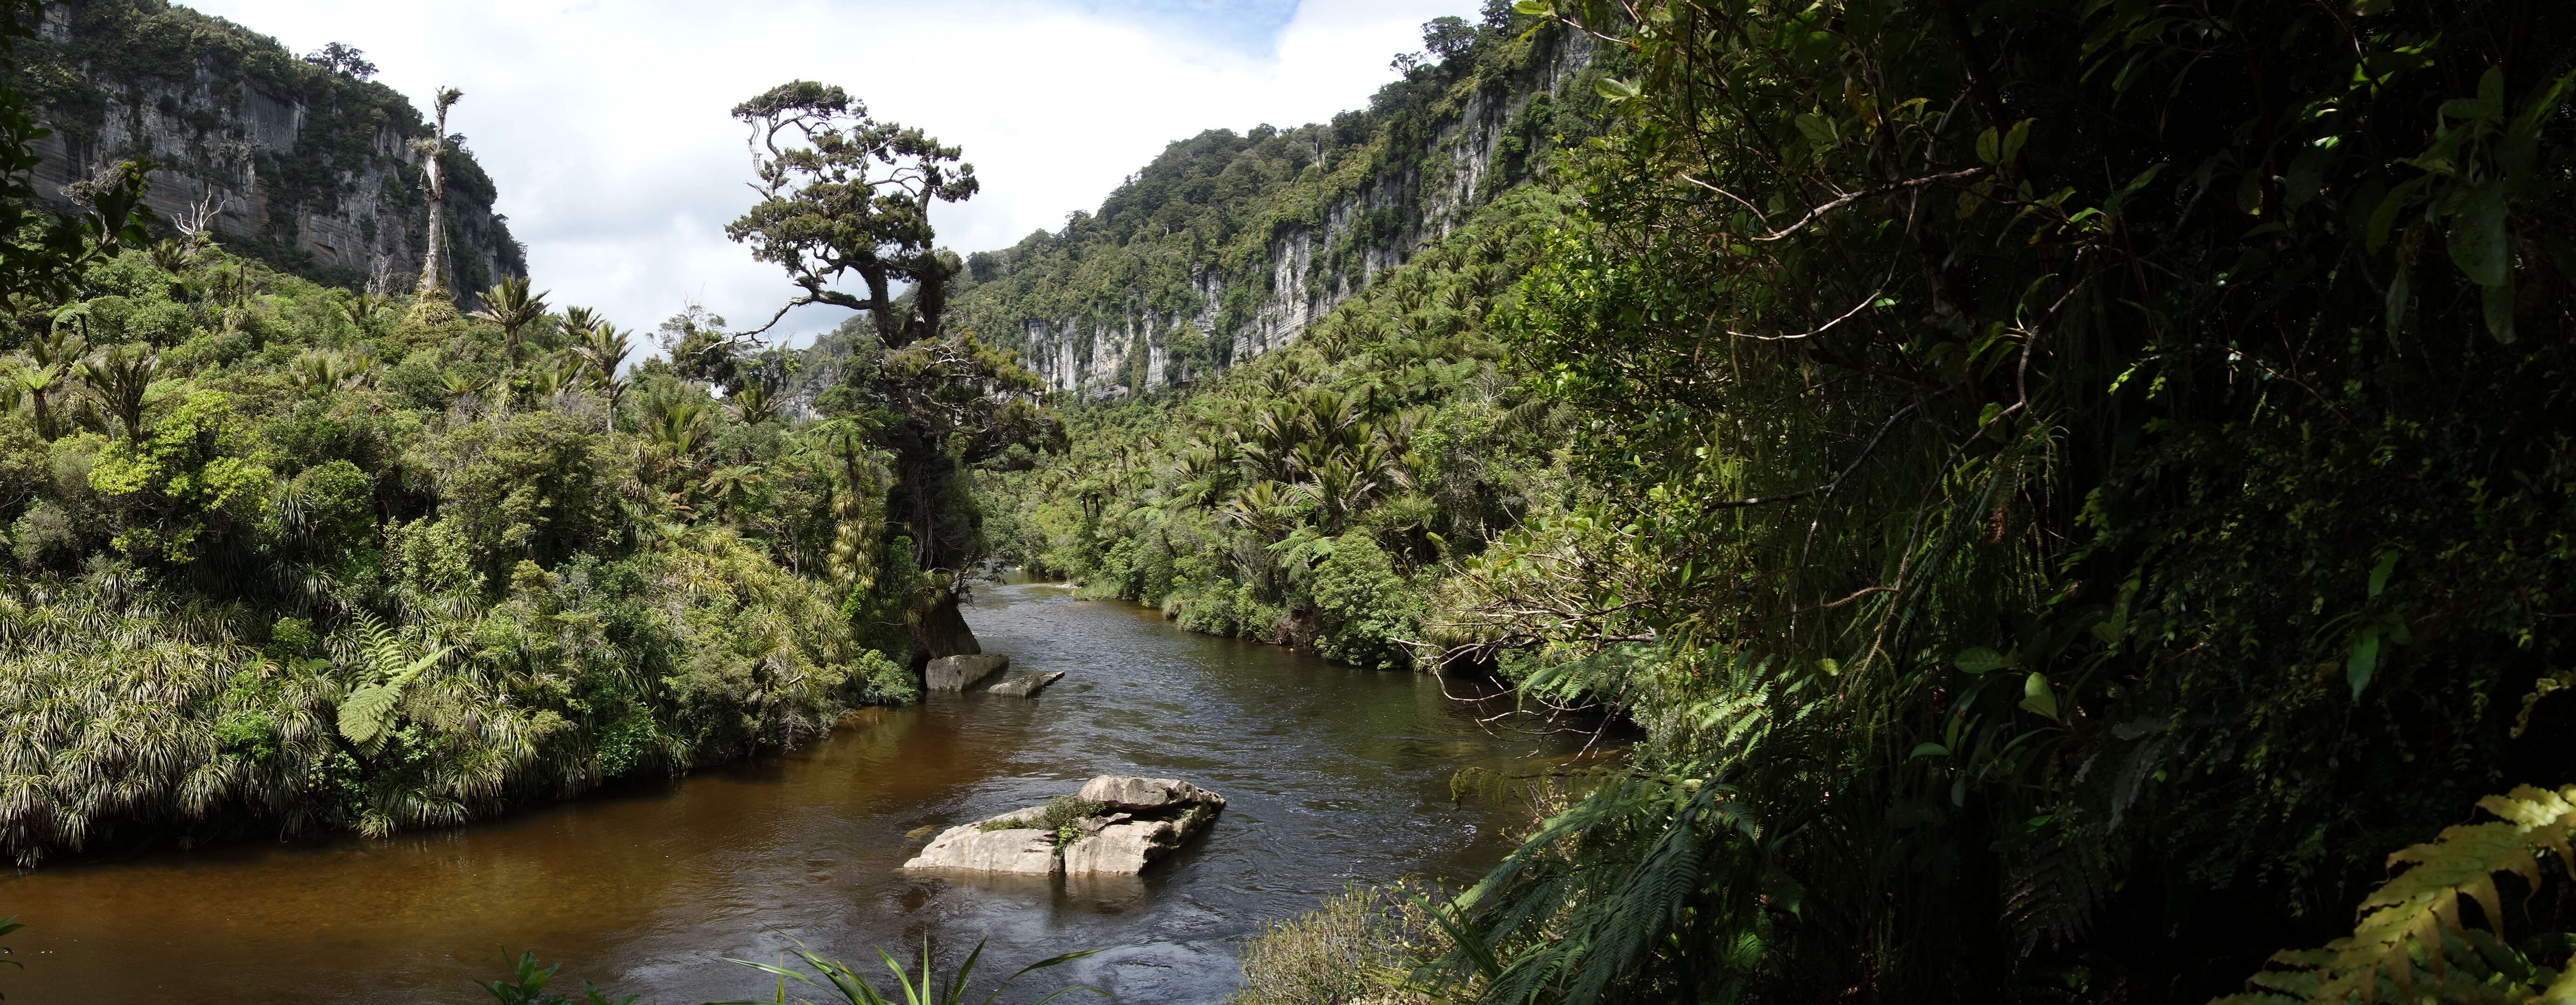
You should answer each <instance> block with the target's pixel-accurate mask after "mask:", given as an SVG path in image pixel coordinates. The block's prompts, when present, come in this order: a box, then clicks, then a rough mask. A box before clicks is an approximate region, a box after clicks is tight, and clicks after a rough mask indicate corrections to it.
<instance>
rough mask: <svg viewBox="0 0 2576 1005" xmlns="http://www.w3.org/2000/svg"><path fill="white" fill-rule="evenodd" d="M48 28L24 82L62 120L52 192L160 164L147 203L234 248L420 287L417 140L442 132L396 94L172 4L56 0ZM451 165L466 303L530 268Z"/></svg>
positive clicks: (298, 267) (421, 183)
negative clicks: (199, 224) (146, 162)
mask: <svg viewBox="0 0 2576 1005" xmlns="http://www.w3.org/2000/svg"><path fill="white" fill-rule="evenodd" d="M38 31H39V34H40V36H41V38H40V40H39V41H36V42H32V43H30V44H28V45H27V46H26V47H25V50H24V51H23V52H22V53H21V56H22V59H23V61H24V65H23V66H22V68H21V72H20V78H21V79H20V86H22V87H23V88H25V89H26V91H27V93H28V95H29V97H30V98H31V99H32V100H33V101H34V103H35V104H36V106H37V108H38V111H39V115H40V116H41V117H42V119H43V121H44V124H45V125H47V126H48V127H50V128H52V129H53V130H54V135H52V136H49V137H46V138H45V139H43V140H40V141H38V145H37V152H38V154H39V155H40V156H41V157H42V158H43V163H42V164H41V165H40V166H39V167H38V168H37V170H36V181H37V184H38V187H39V188H40V189H41V190H44V191H59V190H60V189H61V188H62V187H63V186H66V185H69V184H71V183H73V182H75V181H80V180H83V179H87V178H89V177H92V176H94V175H96V174H97V173H99V172H100V171H102V170H104V169H106V168H109V167H112V166H113V165H115V164H116V163H118V162H120V161H125V160H131V159H135V158H150V159H151V160H153V161H155V162H158V163H159V164H160V165H161V167H160V168H159V169H158V170H156V171H154V172H153V174H152V188H151V192H150V203H151V206H152V208H153V210H155V211H156V212H158V213H160V214H161V215H163V216H164V217H167V218H169V219H170V220H172V221H174V222H183V223H186V222H195V221H197V220H200V219H203V220H204V221H205V224H206V225H207V226H209V227H210V229H212V230H214V231H215V233H216V234H217V235H219V239H220V240H221V241H222V243H223V244H224V245H225V246H226V247H228V248H230V249H232V250H235V251H238V252H242V253H246V254H251V255H254V256H256V257H260V258H263V259H266V260H269V261H271V262H272V263H274V264H276V265H278V266H280V267H282V268H285V269H287V270H289V271H293V272H297V273H301V274H303V275H306V276H308V277H311V278H314V279H318V280H321V281H324V282H330V283H336V284H339V285H345V286H358V285H361V284H373V285H375V286H377V287H378V288H379V289H384V290H393V291H399V290H407V289H409V288H410V287H411V284H413V283H414V282H416V281H417V278H418V274H419V269H420V266H421V256H422V253H423V251H424V250H425V249H426V247H427V244H426V242H427V239H428V230H427V228H428V226H429V219H430V214H429V211H428V186H427V179H426V175H425V174H424V172H423V171H422V166H421V165H422V161H421V158H422V156H423V155H422V154H421V153H420V152H419V151H418V149H417V147H416V145H415V143H414V141H416V140H424V139H427V138H428V137H429V136H430V133H431V132H432V129H431V127H430V126H429V125H428V124H427V123H425V122H423V121H422V119H421V116H420V113H419V112H418V111H417V110H416V109H414V108H413V107H412V105H411V103H410V102H409V101H408V100H406V99H404V98H403V96H402V95H400V94H398V93H396V92H395V91H393V90H392V89H391V88H388V87H385V86H384V85H382V84H376V83H372V82H369V81H367V80H365V79H363V72H360V73H352V72H351V71H350V69H349V68H347V67H334V66H324V65H318V64H316V63H311V62H307V61H305V60H302V59H299V58H297V57H295V56H294V55H293V54H291V53H289V52H288V51H287V50H286V48H285V47H284V46H282V45H280V44H278V42H277V41H276V40H274V39H271V38H268V37H266V36H263V35H259V34H256V33H253V32H251V31H250V30H248V29H246V28H243V27H241V26H239V25H236V24H233V23H231V22H229V21H225V20H223V19H221V18H214V17H208V16H206V15H203V14H199V13H197V12H196V11H193V10H189V9H187V8H185V7H177V6H172V5H170V4H168V3H166V2H164V0H78V2H72V3H53V4H48V5H46V7H45V8H44V12H43V20H42V22H41V24H40V25H39V26H38ZM447 169H448V184H447V226H448V227H449V228H450V229H449V245H450V247H451V248H452V249H453V253H454V256H455V258H454V266H453V267H452V269H451V270H450V274H449V278H450V282H451V285H452V286H453V288H454V289H455V291H456V292H457V294H458V296H459V298H460V300H461V299H463V298H464V297H465V295H466V294H467V293H468V291H473V290H480V289H483V288H485V287H486V286H488V285H490V283H491V282H492V280H494V279H496V278H498V277H501V276H521V275H525V274H526V272H527V264H526V256H525V252H524V251H523V249H521V248H520V246H519V245H518V243H517V242H516V241H515V240H513V239H512V238H511V237H510V231H509V224H508V221H507V219H506V218H504V217H502V216H500V215H499V214H496V213H494V212H493V211H492V202H493V197H494V194H495V193H494V189H493V186H492V182H491V178H490V177H489V176H488V175H486V174H484V172H483V170H482V168H481V167H480V166H479V165H477V164H475V163H474V159H473V155H472V154H470V153H468V152H466V151H464V150H462V149H454V148H452V149H451V150H450V152H449V154H448V160H447Z"/></svg>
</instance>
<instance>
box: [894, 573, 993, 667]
mask: <svg viewBox="0 0 2576 1005" xmlns="http://www.w3.org/2000/svg"><path fill="white" fill-rule="evenodd" d="M911 624H912V659H913V662H915V663H926V662H929V661H931V660H935V659H938V658H940V657H942V656H972V655H974V654H976V653H980V652H983V651H984V647H983V645H982V644H980V643H978V642H976V641H975V630H974V629H972V628H969V627H967V626H966V616H965V615H963V614H959V613H958V612H957V595H956V594H955V593H951V592H949V591H947V590H941V591H939V593H938V595H937V596H935V597H933V598H932V599H931V600H930V602H929V603H926V604H923V605H922V606H921V609H920V610H919V611H918V612H917V614H916V616H915V617H913V618H912V619H911Z"/></svg>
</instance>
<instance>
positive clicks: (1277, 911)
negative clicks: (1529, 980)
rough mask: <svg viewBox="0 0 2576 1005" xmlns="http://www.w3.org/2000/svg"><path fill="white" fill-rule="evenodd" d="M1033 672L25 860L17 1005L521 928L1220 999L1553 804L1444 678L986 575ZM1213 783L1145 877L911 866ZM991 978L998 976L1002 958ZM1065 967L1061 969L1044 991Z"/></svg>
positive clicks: (1500, 847)
mask: <svg viewBox="0 0 2576 1005" xmlns="http://www.w3.org/2000/svg"><path fill="white" fill-rule="evenodd" d="M967 615H968V618H969V620H970V622H971V623H972V624H973V625H974V627H975V630H976V632H977V633H978V634H979V635H980V636H981V638H982V640H983V643H984V645H985V647H986V649H987V651H991V652H1001V653H1007V654H1009V655H1010V656H1011V657H1012V666H1013V670H1014V671H1015V672H1018V671H1024V670H1025V671H1037V670H1064V671H1066V672H1067V673H1068V676H1067V677H1066V678H1065V679H1064V680H1063V681H1062V682H1060V683H1058V684H1057V685H1056V686H1055V687H1053V688H1051V689H1049V690H1048V691H1046V692H1045V693H1043V694H1042V695H1041V696H1040V697H1039V698H1038V699H1037V700H1035V701H1021V700H1018V699H1010V698H994V697H988V696H983V695H968V696H965V697H962V698H960V697H947V698H933V699H931V700H930V701H928V702H926V703H924V704H922V705H918V706H915V707H911V708H903V709H872V710H868V711H866V712H863V713H861V714H860V715H859V716H858V717H857V718H855V719H854V720H853V721H852V722H850V723H848V724H846V725H845V726H844V727H843V728H842V729H841V730H840V731H838V732H836V733H835V734H834V735H833V736H832V738H830V739H829V740H827V741H825V742H823V743H821V744H819V745H816V746H815V747H813V748H810V749H808V750H805V751H801V752H799V753H797V754H795V755H792V756H789V757H785V758H779V759H772V760H767V761H763V762H760V763H756V764H746V765H737V766H734V767H730V768H724V769H718V770H714V771H708V772H703V773H700V774H699V775H697V776H695V777H692V778H690V779H687V780H686V781H684V782H682V783H680V784H677V785H674V786H670V787H668V788H661V789H654V790H651V791H645V792H636V793H627V794H623V795H610V796H605V797H601V798H595V799H589V800H584V801H581V802H577V803H573V804H569V805H565V806H560V807H552V808H545V809H539V810H533V811H529V812H524V813H520V814H518V815H515V816H512V817H509V818H507V819H503V820H498V821H494V822H491V823H487V824H482V825H476V826H470V827H466V828H462V829H458V830H453V831H445V832H432V833H422V834H411V835H405V836H402V837H400V838H397V839H394V840H387V841H361V840H354V839H349V840H334V841H329V842H321V843H308V844H298V845H290V846H276V845H254V846H235V847H224V848H215V849H203V850H198V851H195V852H150V853H139V854H127V855H108V856H93V857H90V858H88V859H86V860H79V861H75V860H73V859H71V858H65V859H62V860H59V861H57V862H54V863H53V864H49V865H48V866H47V867H46V868H44V869H43V870H41V871H37V872H33V873H28V874H24V875H20V876H17V877H15V878H12V879H8V880H5V881H0V913H16V914H19V915H20V916H21V917H22V918H23V919H24V920H27V921H29V922H31V925H30V927H28V928H27V929H25V930H24V931H21V932H19V933H16V934H14V935H13V936H11V942H12V944H13V945H14V946H15V947H16V948H17V951H18V955H17V956H16V958H17V959H19V960H22V961H24V962H25V963H26V964H27V968H26V970H25V971H24V972H15V973H10V974H7V975H5V977H6V978H7V982H6V983H0V989H5V990H6V991H7V992H8V993H10V994H11V995H12V996H13V1000H16V999H17V998H23V999H24V1000H27V1001H102V1002H104V1001H115V1002H136V1003H144V1002H199V1001H210V1000H221V1001H227V1002H261V1001H280V1002H283V1001H290V1000H292V1001H297V1002H313V1001H330V1002H361V1001H365V1002H378V1001H387V1000H402V1001H428V1002H455V1003H465V1002H474V1001H478V1000H488V999H486V998H485V996H484V995H483V992H481V991H479V990H477V989H475V988H474V987H473V986H472V985H471V984H470V983H469V982H468V981H469V978H489V977H491V976H493V975H495V974H497V973H499V972H500V970H499V968H500V965H501V950H502V948H503V947H507V948H508V949H509V950H510V951H511V952H512V953H516V952H518V951H519V950H521V949H533V950H535V951H536V952H537V953H538V954H539V956H540V957H541V958H543V959H546V960H549V961H552V960H564V961H567V965H566V966H565V967H564V970H563V975H562V978H561V979H572V980H577V979H589V980H594V981H598V982H599V983H601V984H603V985H613V986H615V987H617V988H618V989H619V990H620V991H623V992H639V993H641V994H642V995H643V999H642V1000H644V1001H655V1002H666V1003H667V1002H695V1001H703V1000H707V999H710V998H727V997H740V996H742V995H745V994H748V993H751V992H753V991H756V990H758V989H759V988H758V986H759V985H760V980H759V978H760V975H759V974H757V973H754V972H752V971H750V970H747V969H745V968H742V967H737V966H734V965H731V964H727V963H724V962H722V961H721V960H720V959H719V957H723V956H740V957H746V958H756V959H768V958H770V957H773V956H775V955H776V954H777V953H778V952H779V950H780V949H781V948H782V947H784V946H787V945H789V944H790V940H791V939H801V940H803V941H804V942H806V943H807V944H809V945H812V946H814V947H815V948H817V949H819V950H822V951H824V952H825V953H827V954H831V955H837V956H841V957H843V958H845V959H850V960H853V961H858V960H861V959H873V957H874V953H873V951H872V948H871V947H876V946H883V947H886V948H888V949H889V950H892V951H895V952H896V953H897V954H898V956H901V957H905V958H909V956H910V955H911V953H912V952H917V948H915V949H905V948H904V947H918V946H919V945H920V943H921V940H922V937H923V936H924V935H925V934H926V935H928V936H929V937H930V938H931V939H932V941H933V942H934V943H935V944H936V945H937V947H938V950H937V956H938V957H939V959H940V960H941V966H942V968H943V970H944V969H945V968H946V967H948V966H952V965H953V964H954V961H955V960H956V959H957V958H959V957H962V956H963V955H964V953H965V952H966V951H968V950H969V949H971V948H972V946H973V945H974V943H975V941H976V940H978V939H988V940H990V945H989V946H988V948H987V950H986V960H987V961H988V963H990V962H1000V963H1003V964H1007V965H1006V966H1002V967H997V968H989V969H993V970H994V971H995V972H994V973H992V974H991V975H989V976H991V977H996V978H998V977H999V976H1000V975H1001V974H1003V973H1008V972H1009V970H1011V969H1015V968H1016V967H1017V966H1018V965H1020V964H1022V963H1025V962H1029V961H1032V960H1035V959H1038V958H1041V957H1044V956H1049V955H1053V954H1055V953H1058V952H1063V951H1066V950H1070V949H1078V948H1091V947H1106V948H1107V950H1108V951H1106V952H1103V953H1101V954H1099V955H1097V956H1094V957H1091V958H1089V959H1085V960H1082V961H1080V962H1079V963H1078V964H1076V965H1075V966H1072V967H1068V968H1064V969H1063V970H1062V971H1059V972H1057V974H1056V975H1055V978H1056V979H1055V980H1050V981H1047V982H1039V983H1044V984H1046V985H1047V986H1053V984H1054V983H1056V981H1057V980H1062V979H1071V980H1077V981H1079V982H1082V983H1086V984H1091V985H1094V986H1097V987H1101V988H1104V989H1107V990H1110V991H1113V992H1115V993H1116V994H1117V995H1118V996H1119V998H1120V999H1121V1000H1125V1001H1157V1002H1182V1001H1214V1000H1217V999H1218V998H1221V997H1222V996H1223V995H1224V994H1225V993H1226V992H1227V991H1228V990H1230V989H1231V988H1232V987H1233V986H1234V985H1235V983H1236V982H1237V980H1238V973H1237V967H1236V962H1235V947H1236V945H1237V943H1238V942H1239V941H1240V940H1241V939H1242V938H1243V937H1245V936H1247V935H1249V934H1251V933H1252V932H1254V931H1255V930H1256V929H1257V928H1258V926H1259V924H1260V922H1262V921H1263V920H1266V919H1272V918H1279V917H1285V916H1288V915H1291V914H1294V913H1297V912H1299V911H1303V910H1306V909H1308V908H1310V907H1312V906H1313V905H1314V904H1315V902H1316V901H1317V900H1318V899H1319V898H1320V897H1321V896H1322V895H1324V894H1327V893H1331V892H1333V891H1335V890H1338V889H1340V888H1341V886H1342V885H1343V884H1344V883H1345V882H1348V881H1351V880H1359V881H1373V880H1384V879H1390V878H1393V877H1396V876H1400V875H1405V874H1412V873H1420V874H1425V875H1428V876H1431V877H1433V878H1437V879H1443V880H1447V881H1449V882H1452V883H1457V882H1463V881H1465V880H1468V879H1472V878H1473V877H1474V876H1475V875H1476V874H1477V873H1479V872H1480V871H1481V870H1482V869H1483V868H1484V867H1486V866H1488V865H1490V864H1492V863H1493V862H1494V861H1495V860H1497V859H1498V858H1499V857H1500V856H1501V854H1502V853H1503V852H1504V851H1505V850H1507V849H1508V847H1509V845H1508V843H1507V842H1506V841H1504V840H1503V838H1504V832H1505V831H1507V830H1509V829H1510V828H1511V827H1512V826H1514V825H1515V824H1516V823H1517V822H1518V820H1519V819H1520V817H1521V814H1522V812H1523V811H1522V810H1520V809H1519V808H1516V807H1510V806H1486V805H1478V804H1476V803H1473V802H1470V803H1468V804H1466V805H1464V806H1454V805H1453V804H1452V803H1451V801H1450V798H1449V789H1448V778H1449V776H1450V775H1451V774H1452V773H1453V772H1455V771H1456V770H1458V769H1460V768H1464V767H1469V766H1483V767H1487V768H1502V767H1505V766H1507V765H1508V763H1509V762H1511V761H1512V760H1514V759H1515V758H1518V757H1520V756H1523V755H1527V754H1529V753H1531V752H1533V750H1534V749H1541V752H1544V753H1548V754H1558V755H1561V754H1564V753H1566V752H1567V751H1568V750H1569V749H1570V748H1571V747H1572V746H1573V745H1574V744H1573V743H1572V742H1571V741H1570V740H1568V739H1566V738H1563V737H1559V738H1556V739H1554V740H1551V741H1548V742H1547V743H1546V744H1545V745H1544V747H1543V749H1542V748H1541V747H1540V745H1537V744H1534V742H1533V741H1532V740H1531V739H1530V738H1528V737H1524V736H1518V735H1514V734H1511V733H1503V734H1500V735H1489V734H1488V733H1486V732H1484V731H1483V730H1482V729H1480V728H1479V727H1478V726H1477V725H1476V722H1475V710H1474V709H1473V708H1472V707H1470V706H1465V705H1461V704H1459V703H1457V702H1453V701H1451V700H1449V699H1447V698H1446V697H1444V696H1443V694H1442V692H1441V688H1440V683H1439V681H1438V680H1436V679H1434V678H1431V677H1428V676H1421V675H1413V674H1405V673H1389V672H1375V671H1365V670H1356V669H1352V668H1348V667H1343V666H1338V665H1334V664H1331V663H1328V662H1325V661H1323V660H1320V659H1316V658H1314V657H1311V656H1307V655H1304V654H1299V653H1292V652H1288V651H1284V650H1280V649H1276V648H1273V647H1267V646H1261V645H1256V644H1251V643H1246V642H1240V641H1235V640H1229V639H1220V638H1213V637H1208V636H1202V635H1196V634H1192V633H1189V632H1184V631H1181V630H1179V629H1177V628H1174V627H1172V626H1170V625H1167V624H1165V623H1163V622H1162V621H1161V620H1160V619H1159V618H1157V617H1155V616H1154V614H1153V612H1151V611H1150V610H1146V609H1143V608H1137V607H1132V606H1129V605H1126V604H1118V603H1103V602H1087V601H1080V600H1076V599H1073V598H1072V597H1071V595H1070V591H1067V590H1065V589H1063V588H1061V587H1056V586H1050V585H1046V584H1027V585H1012V586H1001V587H986V588H985V589H983V590H982V591H981V592H980V594H979V596H978V598H977V601H976V602H975V603H974V604H973V605H971V606H970V607H969V609H968V611H967ZM1117 773H1134V774H1146V775H1157V776H1173V777H1179V778H1184V779H1188V780H1190V781H1192V782H1196V783H1198V784H1202V785H1206V786H1209V787H1211V788H1214V789H1216V790H1218V791H1220V792H1223V793H1224V794H1225V795H1226V796H1227V798H1228V799H1229V800H1230V803H1229V805H1228V807H1227V809H1226V812H1225V816H1224V817H1223V818H1222V819H1220V820H1219V822H1218V824H1217V826H1216V828H1215V829H1214V831H1213V832H1211V833H1210V834H1209V835H1208V836H1207V837H1206V838H1205V839H1203V840H1201V841H1199V842H1196V843H1194V844H1192V845H1191V846H1189V847H1188V848H1185V849H1184V850H1182V851H1181V852H1180V853H1179V854H1178V855H1176V856H1175V858H1174V859H1173V860H1171V861H1167V862H1163V863H1158V864H1157V865H1156V866H1155V867H1154V868H1152V869H1151V870H1149V872H1148V873H1147V874H1146V875H1145V876H1144V877H1143V878H1142V879H1141V880H1104V881H1090V882H1085V881H1069V882H1067V881H1059V882H1052V883H1051V882H1046V881H1018V882H1012V881H1000V880H970V881H958V880H935V879H926V878H917V877H910V876H904V875H900V874H897V873H896V872H895V871H894V869H895V867H896V866H897V865H899V864H900V863H901V862H902V861H903V859H904V858H905V857H907V856H909V855H910V854H911V853H912V850H913V849H915V848H917V847H918V846H919V842H918V841H915V840H908V839H907V838H906V837H905V834H906V832H908V831H912V830H914V829H916V828H920V827H924V826H929V825H946V824H952V823H958V822H963V821H967V820H972V819H975V818H977V817H980V816H984V815H987V814H991V813H995V812H999V811H1001V810H1004V809H1008V808H1011V807H1014V806H1020V805H1026V804H1029V803H1032V802H1037V801H1041V800H1043V799H1045V798H1047V797H1049V796H1052V795H1056V794H1059V793H1062V792H1064V791H1068V790H1070V789H1071V788H1072V787H1073V786H1074V785H1076V784H1078V783H1079V782H1080V780H1082V779H1084V778H1087V777H1089V776H1092V775H1096V774H1117ZM978 969H979V971H981V970H984V969H988V968H987V967H982V966H979V968H978ZM1032 986H1033V987H1035V984H1033V985H1032Z"/></svg>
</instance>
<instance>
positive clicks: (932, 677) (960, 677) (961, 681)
mask: <svg viewBox="0 0 2576 1005" xmlns="http://www.w3.org/2000/svg"><path fill="white" fill-rule="evenodd" d="M1010 665H1011V658H1010V657H1008V656H1004V655H1002V654H1000V653H980V654H977V655H972V656H942V657H940V658H938V659H935V660H931V661H930V665H929V666H926V667H923V668H922V670H921V682H922V686H924V687H927V688H929V689H931V690H933V691H963V690H966V689H967V688H970V687H974V686H975V685H977V684H980V683H983V681H984V678H987V677H990V676H992V675H994V674H997V673H1001V672H1002V669H1003V668H1004V667H1008V666H1010Z"/></svg>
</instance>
